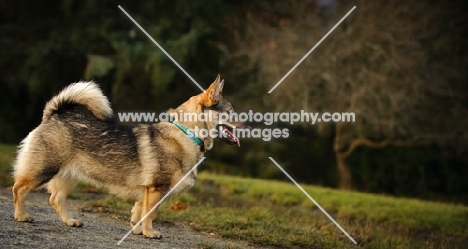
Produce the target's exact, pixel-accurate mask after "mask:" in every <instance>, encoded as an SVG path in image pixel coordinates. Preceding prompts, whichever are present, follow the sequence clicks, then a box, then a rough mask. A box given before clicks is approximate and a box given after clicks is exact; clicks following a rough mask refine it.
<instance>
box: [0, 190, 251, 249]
mask: <svg viewBox="0 0 468 249" xmlns="http://www.w3.org/2000/svg"><path fill="white" fill-rule="evenodd" d="M48 196H49V195H48V194H47V193H43V192H34V193H31V194H30V195H29V196H28V201H27V202H26V210H27V211H28V213H29V214H30V215H32V216H33V217H34V219H35V220H34V222H33V223H24V222H16V221H14V219H13V202H12V195H11V191H10V190H9V189H1V190H0V220H1V221H2V225H1V226H0V248H93V249H96V248H162V249H166V248H167V249H168V248H171V249H172V248H254V247H250V246H248V245H247V244H246V243H244V242H242V241H228V240H224V239H219V238H214V237H210V236H208V235H203V234H200V233H197V232H194V231H192V230H191V229H190V227H188V226H186V225H182V224H175V225H174V224H171V225H162V226H160V225H159V224H154V226H155V227H158V228H159V229H160V231H161V234H162V235H163V239H161V240H152V239H145V238H143V236H141V235H130V236H128V237H127V238H126V239H125V240H124V241H123V242H122V244H120V245H119V246H118V245H117V242H118V241H119V240H120V239H121V238H122V237H123V236H124V235H125V234H126V233H127V232H128V231H129V229H130V227H129V225H128V222H124V221H120V220H115V219H112V218H110V217H109V216H107V215H105V214H99V213H87V212H80V211H78V207H79V205H80V204H81V205H82V203H80V202H79V201H76V200H71V201H70V203H69V204H70V205H69V206H70V207H72V208H70V211H72V214H75V217H78V218H79V219H81V220H82V221H83V222H84V225H83V227H81V228H74V227H67V226H65V225H64V224H63V223H62V222H61V221H60V219H59V218H58V216H57V214H56V213H55V210H54V209H53V208H52V207H51V206H50V205H49V204H48ZM129 211H130V210H129ZM255 248H257V247H255Z"/></svg>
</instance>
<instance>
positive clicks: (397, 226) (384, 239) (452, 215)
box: [0, 145, 468, 248]
mask: <svg viewBox="0 0 468 249" xmlns="http://www.w3.org/2000/svg"><path fill="white" fill-rule="evenodd" d="M14 155H15V147H14V146H4V145H2V146H0V179H1V180H2V181H1V183H2V185H3V186H8V185H9V184H10V185H11V183H12V181H11V177H10V175H9V174H10V166H9V165H10V164H11V161H12V160H13V159H14ZM303 187H304V189H305V190H306V191H307V192H308V193H309V194H310V195H311V196H312V197H314V199H315V200H316V201H317V202H318V203H320V205H322V207H323V208H325V209H326V210H327V212H329V213H330V214H331V215H332V216H333V218H334V219H336V220H337V222H338V223H339V224H341V225H342V226H343V228H344V229H345V230H346V231H347V232H349V234H350V235H351V236H352V237H353V238H354V239H355V240H356V241H357V242H358V245H357V246H355V245H354V244H352V242H351V241H350V240H349V239H348V238H347V237H346V236H345V235H344V234H343V233H342V232H341V231H340V230H339V229H338V228H337V227H336V226H335V225H334V224H333V223H332V222H331V221H330V220H328V219H327V218H326V217H325V215H324V214H323V213H322V212H321V211H320V210H319V209H318V208H317V207H316V206H315V205H314V204H313V203H312V202H311V201H310V200H309V199H307V197H306V196H304V195H303V193H302V192H300V190H299V189H297V187H296V186H294V185H293V184H290V183H288V182H280V181H272V180H260V179H246V178H239V177H232V176H221V175H213V174H209V173H201V174H199V177H198V181H197V183H196V186H195V187H194V188H193V189H191V190H190V191H189V192H186V193H183V194H181V195H178V196H175V197H171V198H170V199H168V200H166V201H165V202H164V203H163V205H162V206H161V208H160V212H159V216H158V217H157V219H156V222H159V223H183V224H187V225H190V226H191V227H192V228H193V229H195V230H198V231H201V232H205V233H208V234H212V235H214V236H219V237H224V238H232V239H240V240H245V241H248V242H250V243H252V244H256V245H266V246H277V247H281V248H291V247H297V248H468V232H467V231H468V207H466V206H461V205H451V204H444V203H436V202H428V201H420V200H415V199H405V198H393V197H389V196H382V195H375V194H365V193H356V192H347V191H340V190H334V189H328V188H322V187H316V186H307V185H303ZM89 190H90V188H89V187H87V186H84V185H81V187H80V188H78V189H77V190H76V191H75V192H74V193H72V194H71V197H72V198H75V199H82V200H84V201H85V203H84V204H83V208H82V210H83V211H95V212H107V213H111V214H112V215H114V217H116V218H122V219H127V218H128V217H129V214H130V209H131V207H132V203H131V202H128V201H123V200H120V199H118V198H116V197H113V196H105V197H104V198H102V199H99V200H93V201H91V200H90V199H91V198H90V195H92V194H90V193H89V192H90V191H89ZM93 191H94V190H93ZM91 192H92V191H91ZM199 246H200V248H213V247H212V246H211V245H209V244H203V245H199Z"/></svg>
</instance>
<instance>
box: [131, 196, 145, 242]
mask: <svg viewBox="0 0 468 249" xmlns="http://www.w3.org/2000/svg"><path fill="white" fill-rule="evenodd" d="M141 207H142V201H137V202H135V205H134V206H133V208H132V218H131V219H130V226H131V227H132V229H133V227H134V226H135V225H136V224H137V223H138V222H139V221H140V219H141ZM132 233H133V234H142V233H143V231H142V229H141V224H140V225H138V226H137V227H135V229H133V230H132Z"/></svg>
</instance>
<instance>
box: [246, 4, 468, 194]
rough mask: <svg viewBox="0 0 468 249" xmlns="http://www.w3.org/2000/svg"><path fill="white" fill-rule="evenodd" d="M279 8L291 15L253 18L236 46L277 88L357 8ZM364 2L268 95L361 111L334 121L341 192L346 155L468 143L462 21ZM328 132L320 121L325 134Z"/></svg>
mask: <svg viewBox="0 0 468 249" xmlns="http://www.w3.org/2000/svg"><path fill="white" fill-rule="evenodd" d="M279 4H280V5H277V6H273V7H272V9H273V11H276V13H283V14H271V13H266V14H265V13H263V14H262V13H260V14H258V13H257V14H249V15H248V19H249V21H250V25H249V26H248V31H249V32H248V33H247V34H248V35H247V36H242V37H240V36H239V40H238V44H239V51H238V54H237V55H238V56H239V55H243V56H248V57H249V59H250V61H251V62H252V64H251V65H252V66H255V67H256V68H257V70H258V79H259V81H260V82H263V83H264V84H267V87H270V88H271V87H272V86H273V85H274V84H275V83H276V82H277V81H278V80H279V79H280V78H281V77H282V76H283V75H284V74H285V73H286V72H287V71H288V70H289V69H290V68H291V67H292V66H293V65H294V64H295V63H296V62H297V61H298V60H299V59H300V58H301V57H302V56H303V55H304V54H305V53H306V52H307V51H308V50H309V49H310V48H311V47H312V46H313V45H315V44H316V43H317V41H319V40H320V39H321V37H322V36H323V35H324V34H325V33H326V32H328V30H330V28H331V27H332V26H333V25H334V24H335V23H336V22H337V21H338V20H339V19H340V18H341V17H342V16H343V15H344V13H346V12H347V11H348V10H349V9H351V7H352V5H347V4H344V3H343V4H342V5H340V6H338V5H336V6H331V7H330V6H329V7H330V8H331V10H333V11H329V12H328V13H327V15H325V14H324V9H322V8H320V7H319V6H317V5H315V3H314V2H311V1H292V2H289V6H288V8H289V9H291V10H292V11H291V13H284V6H281V5H282V4H284V3H283V2H282V3H279ZM356 5H357V9H356V10H355V11H354V12H353V13H352V14H351V15H350V16H349V17H348V18H347V19H346V20H345V21H344V22H343V23H342V24H341V25H340V26H339V27H338V28H337V29H336V30H335V31H333V33H332V34H331V35H330V36H329V37H328V38H327V39H326V40H325V41H324V42H323V43H322V44H321V45H320V46H319V47H318V48H317V49H316V50H315V51H314V52H313V53H312V54H311V55H310V57H309V58H308V59H306V60H305V61H304V62H303V63H302V64H301V65H300V66H299V67H298V68H297V69H296V70H295V71H294V72H293V73H292V74H291V75H290V76H289V77H288V78H287V79H286V80H285V81H284V82H283V83H282V84H281V85H280V86H279V87H278V88H277V89H276V90H275V91H274V92H273V93H272V94H271V95H268V96H266V97H265V98H264V100H265V102H266V103H267V104H268V105H269V106H271V107H274V108H277V109H278V110H285V109H289V110H297V109H305V110H308V111H316V112H325V111H329V112H354V113H355V114H356V122H355V123H336V124H335V125H334V129H335V130H334V134H335V139H334V151H335V155H336V162H337V167H338V172H339V177H340V186H341V187H342V188H346V189H349V188H351V180H352V179H351V173H350V168H349V165H348V163H347V159H348V158H349V157H350V156H351V155H352V153H353V152H354V151H355V149H356V148H357V147H359V146H370V147H374V148H382V147H384V146H387V145H396V146H414V145H421V144H429V143H436V144H440V145H447V144H451V145H453V144H458V143H460V144H463V145H464V144H466V138H467V136H466V135H467V134H466V131H465V126H466V124H467V119H466V117H467V113H468V112H467V106H466V105H464V104H463V102H464V98H465V97H466V93H467V92H466V88H464V89H463V87H460V86H461V85H462V84H461V83H463V81H466V72H465V70H464V69H463V68H464V67H465V66H466V65H467V61H466V52H463V51H466V46H465V45H463V38H461V37H460V36H458V37H457V35H460V34H462V33H463V32H464V31H463V30H465V31H466V29H465V28H464V24H463V22H464V21H466V20H464V17H463V16H462V15H455V16H453V17H450V15H451V14H453V10H450V11H451V12H452V13H449V12H446V10H448V8H447V7H446V6H444V5H440V4H439V5H437V4H434V3H433V4H432V5H429V4H427V3H426V2H422V1H410V2H407V1H402V0H401V1H399V0H396V1H391V2H390V3H384V4H382V3H381V2H380V1H365V0H362V1H358V3H356ZM275 8H276V10H275ZM330 8H329V9H328V10H330ZM333 13H336V14H333ZM289 14H290V15H289ZM447 46H448V47H447ZM460 53H461V54H460ZM463 53H465V54H464V55H463ZM328 127H330V126H329V125H326V124H319V130H320V131H327V129H321V128H328ZM328 131H329V130H328ZM329 132H330V131H329ZM459 148H461V149H463V148H465V147H459Z"/></svg>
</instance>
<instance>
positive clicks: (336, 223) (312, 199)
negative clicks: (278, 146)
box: [268, 157, 357, 245]
mask: <svg viewBox="0 0 468 249" xmlns="http://www.w3.org/2000/svg"><path fill="white" fill-rule="evenodd" d="M268 158H270V160H271V161H272V162H273V163H274V164H275V165H276V166H277V167H278V168H279V169H280V170H281V171H283V173H284V174H285V175H286V176H287V177H288V178H289V180H291V181H292V182H293V183H294V184H296V186H297V187H298V188H299V189H300V190H301V191H302V192H303V193H304V194H305V195H306V196H307V197H309V199H310V200H311V201H312V202H313V203H314V204H315V205H316V206H317V207H318V208H319V209H320V211H322V212H323V213H324V214H325V215H326V216H327V217H328V219H330V220H331V221H332V222H333V223H335V225H336V226H337V227H338V228H339V229H340V230H341V231H342V232H343V233H344V234H346V236H348V238H349V239H350V240H351V241H352V242H353V243H354V244H356V245H357V242H356V241H355V240H354V239H353V237H351V235H349V233H348V232H346V231H345V230H344V229H343V228H342V227H341V226H340V224H338V222H336V221H335V220H334V219H333V218H332V217H331V216H330V215H329V214H328V213H327V211H325V209H323V208H322V206H320V205H319V204H318V203H317V202H316V201H315V200H314V198H312V196H310V195H309V194H308V193H307V192H306V191H305V190H304V189H303V188H302V187H301V185H299V183H297V182H296V181H295V180H294V178H292V177H291V176H290V175H289V174H288V172H286V170H284V169H283V168H282V167H281V166H280V165H279V164H278V163H277V162H276V161H275V160H274V159H273V158H272V157H268Z"/></svg>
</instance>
